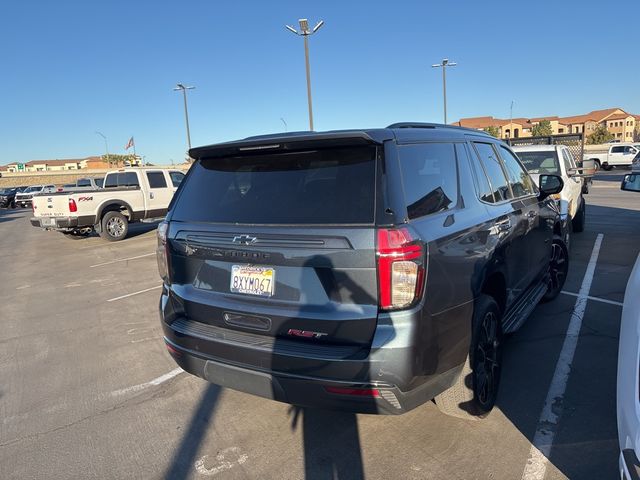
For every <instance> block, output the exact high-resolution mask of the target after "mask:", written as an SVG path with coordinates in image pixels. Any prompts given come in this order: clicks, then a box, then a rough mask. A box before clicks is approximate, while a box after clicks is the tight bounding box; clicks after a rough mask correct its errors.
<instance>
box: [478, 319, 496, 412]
mask: <svg viewBox="0 0 640 480" xmlns="http://www.w3.org/2000/svg"><path fill="white" fill-rule="evenodd" d="M499 321H500V319H499V318H498V316H497V315H495V313H494V312H492V311H488V312H487V313H486V314H485V316H484V318H483V319H482V324H481V325H480V328H479V329H478V332H477V338H476V345H475V351H474V356H473V357H474V358H473V375H474V378H473V380H474V394H475V397H476V401H477V402H478V406H479V407H480V409H481V410H483V411H489V410H491V408H493V405H494V404H495V401H496V396H497V394H498V384H499V383H500V369H501V364H502V361H501V360H502V344H501V339H500V335H499V331H500V327H499V324H498V322H499Z"/></svg>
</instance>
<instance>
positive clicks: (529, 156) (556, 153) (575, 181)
mask: <svg viewBox="0 0 640 480" xmlns="http://www.w3.org/2000/svg"><path fill="white" fill-rule="evenodd" d="M512 148H513V151H514V152H516V155H518V158H519V159H520V161H521V162H522V164H523V165H524V167H525V168H526V169H527V171H528V172H529V174H530V175H531V177H532V178H533V180H534V182H535V183H536V185H537V184H538V180H539V178H540V175H541V174H552V175H558V176H560V177H562V180H563V181H564V187H563V189H562V191H561V192H560V193H557V194H555V195H551V198H553V199H554V200H555V201H556V203H557V205H558V207H559V209H560V218H561V220H562V230H563V232H562V233H563V236H564V240H565V243H566V245H567V246H569V245H570V240H571V234H572V233H573V232H582V231H583V230H584V224H585V220H586V209H587V205H586V203H585V201H584V197H583V196H582V195H583V193H588V191H589V190H588V185H587V184H586V183H585V179H588V178H590V176H591V175H593V173H595V166H594V162H593V161H589V160H586V161H583V165H582V167H581V168H580V169H579V168H578V167H577V165H576V163H575V160H574V159H573V155H572V154H571V150H569V148H567V147H566V146H564V145H527V146H524V145H523V146H514V147H512Z"/></svg>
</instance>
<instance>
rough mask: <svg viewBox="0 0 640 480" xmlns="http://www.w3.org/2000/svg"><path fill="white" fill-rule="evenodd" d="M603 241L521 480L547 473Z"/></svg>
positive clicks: (588, 272) (594, 257)
mask: <svg viewBox="0 0 640 480" xmlns="http://www.w3.org/2000/svg"><path fill="white" fill-rule="evenodd" d="M603 237H604V235H603V234H602V233H599V234H598V236H597V237H596V241H595V244H594V245H593V250H592V251H591V258H590V259H589V264H588V265H587V270H586V272H585V273H584V278H583V280H582V286H581V287H580V292H579V293H578V298H577V299H576V303H575V306H574V307H573V312H572V313H571V321H570V322H569V328H567V334H566V336H565V339H564V343H563V344H562V350H560V357H559V358H558V362H557V363H556V369H555V371H554V372H553V378H552V379H551V385H550V386H549V391H548V392H547V398H546V399H545V401H544V406H543V407H542V412H541V413H540V418H539V419H538V426H537V428H536V433H535V435H534V437H533V442H532V444H531V449H530V451H529V459H528V460H527V465H526V466H525V467H524V471H523V472H522V480H543V479H544V476H545V473H546V471H547V464H548V462H549V455H550V454H551V447H552V446H553V439H554V437H555V435H556V431H557V428H558V423H559V421H560V416H561V415H562V410H563V408H562V405H563V400H564V394H565V391H566V389H567V382H568V381H569V374H570V373H571V364H572V362H573V357H574V355H575V353H576V347H577V345H578V336H579V335H580V327H581V326H582V317H583V316H584V311H585V308H586V307H587V299H588V297H589V290H590V289H591V282H592V281H593V274H594V272H595V269H596V263H597V262H598V255H599V253H600V245H602V239H603Z"/></svg>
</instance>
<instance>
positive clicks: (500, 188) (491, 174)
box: [474, 142, 511, 202]
mask: <svg viewBox="0 0 640 480" xmlns="http://www.w3.org/2000/svg"><path fill="white" fill-rule="evenodd" d="M474 145H475V146H476V149H477V150H478V155H479V156H480V161H481V162H482V166H483V167H484V170H485V172H486V174H487V177H488V178H489V183H490V184H491V189H492V190H493V196H494V198H495V201H496V202H502V201H503V200H509V199H510V198H511V191H510V190H509V185H508V184H507V178H506V177H505V176H504V171H503V170H502V166H501V165H500V160H499V159H498V155H497V154H496V151H495V150H494V149H493V146H492V145H491V144H489V143H476V142H474Z"/></svg>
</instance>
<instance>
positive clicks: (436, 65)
mask: <svg viewBox="0 0 640 480" xmlns="http://www.w3.org/2000/svg"><path fill="white" fill-rule="evenodd" d="M441 66H442V65H440V64H439V63H434V64H433V65H431V67H432V68H438V67H441Z"/></svg>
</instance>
